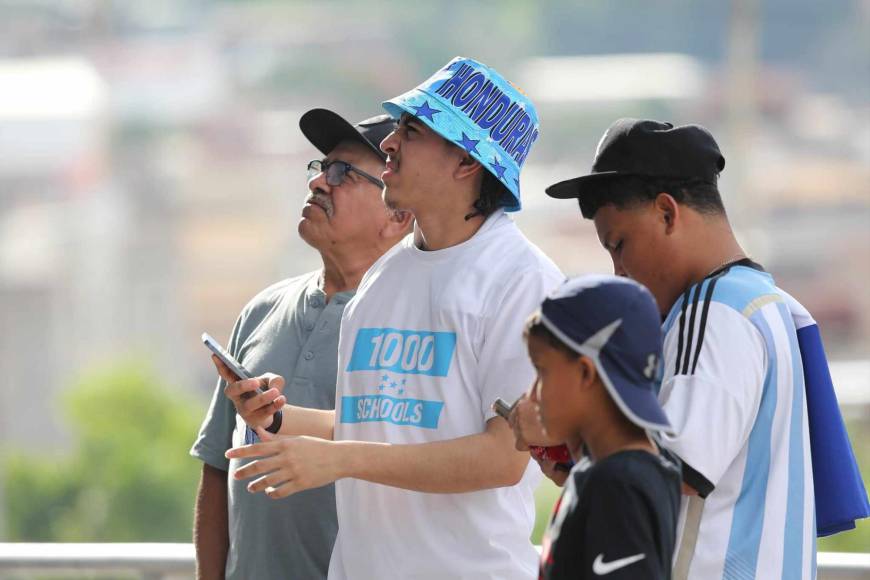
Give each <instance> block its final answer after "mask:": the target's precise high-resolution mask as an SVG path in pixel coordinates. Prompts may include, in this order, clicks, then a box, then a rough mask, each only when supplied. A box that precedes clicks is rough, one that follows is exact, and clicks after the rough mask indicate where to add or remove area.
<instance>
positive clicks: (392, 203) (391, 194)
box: [381, 186, 406, 209]
mask: <svg viewBox="0 0 870 580" xmlns="http://www.w3.org/2000/svg"><path fill="white" fill-rule="evenodd" d="M381 197H382V198H383V200H384V205H385V206H387V207H388V208H390V209H406V208H403V207H402V206H401V203H400V199H399V196H398V195H396V190H395V188H394V187H390V186H387V187H385V188H384V192H383V194H382V195H381Z"/></svg>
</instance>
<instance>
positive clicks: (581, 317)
mask: <svg viewBox="0 0 870 580" xmlns="http://www.w3.org/2000/svg"><path fill="white" fill-rule="evenodd" d="M540 319H541V323H542V324H543V325H544V326H546V327H547V329H548V330H549V331H550V332H552V333H553V334H554V335H555V336H556V338H558V339H559V340H561V341H562V342H564V343H565V345H566V346H568V347H569V348H571V350H573V351H574V352H577V353H579V354H582V355H585V356H588V357H589V358H591V359H592V360H593V361H594V362H595V367H596V368H597V369H598V374H599V375H601V381H602V382H603V383H604V386H605V388H606V389H607V392H608V393H609V394H610V397H611V398H612V399H613V401H614V402H615V403H616V406H617V407H619V410H620V411H622V413H623V415H625V416H626V417H627V418H628V419H629V420H630V421H631V422H632V423H634V424H635V425H637V426H638V427H641V428H643V429H649V430H652V431H667V432H670V431H671V425H670V423H669V422H668V418H667V416H666V415H665V412H664V410H662V407H661V405H660V404H659V401H658V398H657V396H656V381H657V379H658V374H659V364H660V361H661V358H662V332H661V318H660V317H659V310H658V307H656V302H655V299H654V298H653V296H652V294H650V292H649V290H647V289H646V288H645V287H644V286H642V285H640V284H638V283H637V282H634V281H632V280H629V279H627V278H619V277H617V276H606V275H591V276H581V277H579V278H572V279H570V280H568V281H566V282H565V283H564V284H562V286H560V287H559V288H557V289H556V290H555V292H554V293H553V294H552V295H551V296H550V297H549V298H546V299H545V300H544V302H543V304H541V310H540Z"/></svg>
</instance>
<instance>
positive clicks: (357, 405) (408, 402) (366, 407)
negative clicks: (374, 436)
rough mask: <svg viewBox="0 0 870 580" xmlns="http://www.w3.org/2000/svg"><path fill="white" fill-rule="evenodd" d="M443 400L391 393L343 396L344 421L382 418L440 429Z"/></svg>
mask: <svg viewBox="0 0 870 580" xmlns="http://www.w3.org/2000/svg"><path fill="white" fill-rule="evenodd" d="M443 408H444V403H443V402H441V401H422V400H420V399H397V398H395V397H388V396H387V395H361V396H358V397H342V398H341V422H342V423H369V422H372V421H381V422H386V423H393V424H394V425H411V426H413V427H423V428H424V429H437V428H438V419H440V417H441V409H443Z"/></svg>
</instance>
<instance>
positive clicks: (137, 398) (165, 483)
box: [3, 361, 201, 542]
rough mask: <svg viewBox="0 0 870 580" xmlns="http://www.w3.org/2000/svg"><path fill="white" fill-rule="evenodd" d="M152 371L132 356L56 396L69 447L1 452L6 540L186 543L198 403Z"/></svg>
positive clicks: (194, 479)
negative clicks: (41, 452)
mask: <svg viewBox="0 0 870 580" xmlns="http://www.w3.org/2000/svg"><path fill="white" fill-rule="evenodd" d="M157 376H158V374H157V373H156V372H154V371H153V370H152V369H151V368H149V367H148V365H146V364H143V363H141V362H136V361H126V362H121V363H118V364H115V365H112V366H111V367H108V368H105V369H102V370H98V371H96V372H92V373H88V374H87V375H85V376H83V377H82V378H81V380H79V381H78V382H77V384H76V385H75V386H74V387H73V388H71V389H70V390H69V391H67V392H66V393H65V395H64V396H63V397H62V402H63V408H64V412H65V414H66V416H67V418H68V420H69V422H70V425H71V428H72V432H73V433H72V435H73V437H74V440H75V441H76V447H75V448H74V451H73V452H72V453H70V454H68V455H67V456H65V457H61V458H58V457H39V456H36V457H34V456H32V454H29V453H25V452H21V451H13V453H12V454H11V455H9V456H8V457H7V459H6V465H5V468H4V470H3V472H4V473H5V483H4V488H5V498H6V499H5V502H6V507H5V512H6V515H7V522H6V530H7V538H8V539H9V540H11V541H42V542H47V541H59V542H64V541H65V542H72V541H77V542H125V541H127V542H130V541H136V542H146V541H152V542H153V541H163V542H167V541H176V542H177V541H190V537H191V522H192V513H193V502H194V494H195V490H196V483H197V479H198V474H199V465H198V463H197V462H196V461H193V460H192V459H191V458H190V456H188V454H187V450H188V448H189V447H190V444H191V442H192V441H193V438H194V436H195V434H196V429H197V427H198V425H199V417H198V414H197V413H198V411H199V409H200V407H201V405H198V404H195V402H193V401H192V400H191V399H190V398H188V397H186V396H184V395H183V394H181V393H180V391H179V390H177V389H176V390H170V389H169V388H168V387H167V386H166V385H164V384H162V383H161V382H160V381H159V380H157V379H156V377H157Z"/></svg>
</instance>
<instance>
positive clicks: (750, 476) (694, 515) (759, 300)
mask: <svg viewBox="0 0 870 580" xmlns="http://www.w3.org/2000/svg"><path fill="white" fill-rule="evenodd" d="M663 330H664V333H665V343H664V359H663V360H664V376H663V380H662V386H661V391H660V393H659V398H660V400H661V402H662V405H663V407H664V409H665V412H666V413H667V414H668V418H669V419H670V421H671V425H672V426H673V427H674V430H675V433H676V435H674V436H670V437H669V436H663V440H662V441H663V443H664V444H665V445H666V446H667V447H668V448H670V449H671V450H672V451H674V452H675V453H676V454H677V455H678V456H679V457H680V458H681V459H682V460H683V462H684V466H683V469H684V480H685V481H686V482H687V483H689V484H690V485H692V487H694V488H695V489H697V490H698V491H699V492H700V497H691V498H686V497H684V498H683V505H682V509H681V515H680V521H679V526H678V530H677V536H678V538H677V539H678V541H677V551H676V554H675V556H674V578H675V580H679V579H682V578H693V579H697V580H702V579H703V580H711V579H718V578H722V579H727V580H731V579H744V578H747V579H748V578H764V579H788V580H792V579H811V578H814V577H815V568H816V565H815V555H816V547H815V536H816V533H815V531H816V529H815V510H814V499H813V477H812V462H811V459H810V444H809V435H808V422H807V409H806V400H805V395H804V375H803V369H802V366H801V355H800V350H799V348H798V342H797V334H796V331H795V325H794V322H793V319H792V314H791V312H790V311H789V308H788V305H787V304H786V302H785V298H784V296H783V294H782V293H781V292H780V291H779V289H778V288H777V287H776V286H775V284H774V281H773V278H772V277H771V276H770V275H769V274H767V273H765V272H764V271H762V270H760V269H757V267H756V266H755V265H754V264H752V263H751V262H749V261H748V260H746V261H742V262H740V263H739V265H732V266H731V267H728V268H725V269H723V270H721V271H719V272H716V273H714V274H712V275H711V276H709V277H707V278H706V279H705V280H703V281H702V282H700V283H699V284H696V285H694V286H692V287H690V288H689V289H687V290H686V292H685V293H684V294H683V295H682V297H681V298H680V299H679V300H677V302H676V303H675V304H674V306H673V307H672V308H671V311H670V313H669V315H668V317H667V319H666V320H665V322H664V325H663Z"/></svg>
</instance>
